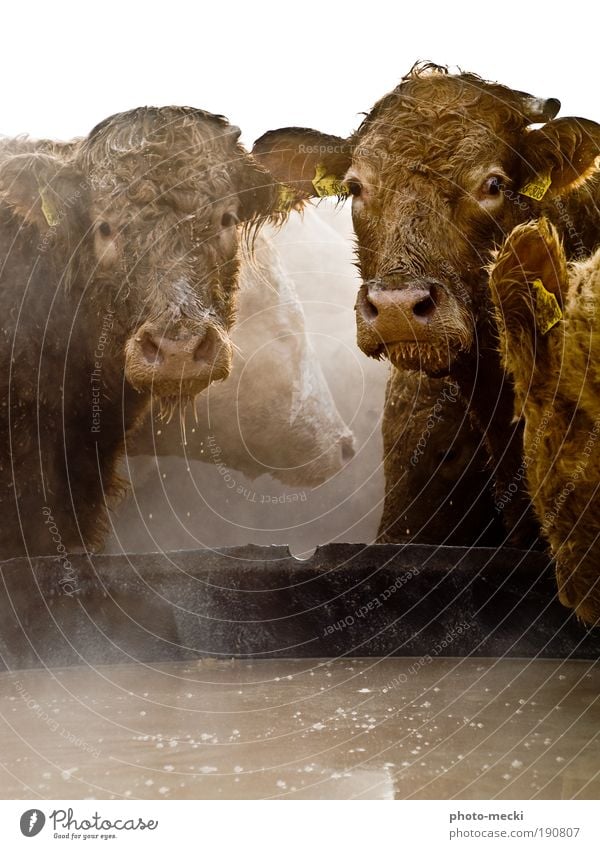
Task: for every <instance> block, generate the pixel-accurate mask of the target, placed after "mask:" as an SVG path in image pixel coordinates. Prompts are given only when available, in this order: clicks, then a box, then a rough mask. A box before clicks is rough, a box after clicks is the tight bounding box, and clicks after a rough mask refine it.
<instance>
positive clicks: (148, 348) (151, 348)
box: [137, 333, 164, 365]
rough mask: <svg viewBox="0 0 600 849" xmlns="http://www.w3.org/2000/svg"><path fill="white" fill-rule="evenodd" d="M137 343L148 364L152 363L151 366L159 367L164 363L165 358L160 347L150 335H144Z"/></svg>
mask: <svg viewBox="0 0 600 849" xmlns="http://www.w3.org/2000/svg"><path fill="white" fill-rule="evenodd" d="M137 342H138V345H139V347H140V351H141V352H142V356H143V358H144V359H145V360H146V362H147V363H150V364H151V365H158V364H160V363H162V361H163V359H164V357H163V355H162V352H161V350H160V346H159V345H157V343H156V342H155V341H154V339H153V338H152V336H151V335H150V334H149V333H144V335H143V336H142V337H141V338H138V340H137Z"/></svg>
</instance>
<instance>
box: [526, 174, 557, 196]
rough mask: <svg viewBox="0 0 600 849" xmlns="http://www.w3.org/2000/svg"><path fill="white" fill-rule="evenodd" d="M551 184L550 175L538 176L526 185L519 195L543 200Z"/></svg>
mask: <svg viewBox="0 0 600 849" xmlns="http://www.w3.org/2000/svg"><path fill="white" fill-rule="evenodd" d="M551 182H552V178H551V177H550V174H538V175H537V176H535V177H534V178H533V180H530V181H529V182H528V183H525V185H524V186H523V188H522V189H519V194H520V195H526V196H527V197H528V198H533V199H534V200H541V199H542V198H543V197H544V195H545V194H546V192H547V191H548V189H549V188H550V183H551Z"/></svg>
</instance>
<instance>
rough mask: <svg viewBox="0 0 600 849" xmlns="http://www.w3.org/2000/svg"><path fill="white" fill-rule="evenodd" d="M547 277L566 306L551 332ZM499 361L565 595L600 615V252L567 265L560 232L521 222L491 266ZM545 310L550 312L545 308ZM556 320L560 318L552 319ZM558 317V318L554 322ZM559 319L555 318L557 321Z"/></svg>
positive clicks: (588, 615) (593, 619)
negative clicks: (510, 383)
mask: <svg viewBox="0 0 600 849" xmlns="http://www.w3.org/2000/svg"><path fill="white" fill-rule="evenodd" d="M535 281H541V282H542V284H543V286H544V288H545V289H546V290H547V291H548V292H550V293H552V294H553V295H554V296H555V297H556V299H557V301H558V302H559V304H560V305H561V306H562V312H563V319H562V320H560V321H558V323H557V324H556V325H555V326H553V327H551V328H550V329H548V325H549V324H550V321H548V320H547V319H546V318H544V312H543V309H544V307H543V304H544V301H545V300H547V296H544V293H543V291H542V296H541V297H542V302H541V303H540V287H539V284H538V283H536V282H535ZM491 291H492V298H493V301H494V305H495V308H496V319H497V321H498V327H499V330H500V341H501V350H502V360H503V363H504V365H505V367H506V369H507V371H508V372H509V373H510V374H511V376H512V378H513V380H514V385H515V397H516V401H515V412H516V414H517V415H518V416H519V417H521V418H522V419H523V420H524V422H525V429H524V438H523V455H524V466H525V469H526V475H527V484H528V488H529V493H530V495H531V498H532V500H533V504H534V507H535V510H536V513H537V515H538V518H539V520H540V523H541V526H542V531H543V533H544V536H545V537H546V539H547V540H548V542H549V543H550V547H551V549H552V554H553V555H554V557H555V559H556V577H557V582H558V592H559V597H560V600H561V601H562V602H563V604H565V605H567V607H574V608H575V610H576V612H577V615H578V616H579V617H580V618H581V619H583V620H584V621H585V622H588V623H589V624H595V623H597V622H598V621H599V620H600V564H599V561H598V557H599V554H600V547H599V545H598V536H599V534H600V524H599V519H600V443H599V440H600V318H599V316H598V304H599V303H600V250H599V251H597V252H596V253H595V254H594V255H593V256H592V257H590V258H589V259H587V260H585V261H583V262H575V263H572V264H570V265H569V266H567V263H566V257H565V252H564V249H563V247H562V245H561V243H560V239H559V237H558V234H557V231H556V229H555V228H554V227H553V226H552V225H550V224H548V223H547V222H545V221H544V220H541V221H539V222H536V223H530V224H525V225H521V226H519V227H517V228H516V229H515V230H514V231H513V232H512V233H511V234H510V236H509V238H508V239H507V241H506V243H505V245H504V246H503V248H502V250H501V251H500V253H499V255H498V258H497V260H496V262H495V264H494V266H493V268H492V274H491ZM546 311H547V310H546ZM555 317H556V316H555ZM555 317H554V318H555ZM553 320H554V319H553Z"/></svg>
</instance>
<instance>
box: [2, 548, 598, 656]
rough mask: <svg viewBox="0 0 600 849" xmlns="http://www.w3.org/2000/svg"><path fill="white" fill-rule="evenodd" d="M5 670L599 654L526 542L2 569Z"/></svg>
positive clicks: (231, 551)
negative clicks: (522, 546) (519, 545)
mask: <svg viewBox="0 0 600 849" xmlns="http://www.w3.org/2000/svg"><path fill="white" fill-rule="evenodd" d="M0 575H1V579H2V580H1V582H0V668H3V669H16V668H25V667H36V666H54V667H56V666H67V665H72V664H87V663H89V664H103V663H124V662H138V663H157V662H160V661H172V660H190V659H197V658H200V657H207V656H212V657H220V658H223V657H226V658H231V657H234V658H246V659H247V658H282V657H340V656H350V655H354V656H387V655H404V656H416V657H419V658H422V659H423V658H424V659H427V658H429V657H436V656H455V657H456V656H467V655H472V656H488V657H489V656H493V657H500V656H510V657H550V658H567V657H569V658H585V659H593V658H597V657H598V656H600V628H597V629H592V630H589V629H586V628H585V627H584V626H583V625H582V624H581V623H579V622H578V621H577V620H576V618H575V616H574V615H573V614H572V612H571V611H569V610H567V609H566V608H564V607H563V606H562V605H561V604H560V603H559V602H558V601H557V600H556V586H555V581H554V571H553V566H552V564H551V563H550V562H549V561H548V560H547V559H546V558H545V557H544V556H543V555H542V554H540V553H537V552H524V551H517V550H515V549H510V548H503V549H486V548H470V549H467V548H454V547H441V546H424V545H404V546H396V545H371V546H366V545H354V544H352V545H350V544H334V545H326V546H323V547H322V548H319V549H317V551H316V552H315V554H314V555H313V556H312V557H311V558H310V559H309V560H306V561H299V560H297V559H295V558H294V557H292V556H291V555H290V554H289V552H288V550H287V549H286V548H283V547H277V546H273V547H270V548H266V547H265V548H263V547H258V546H245V547H243V548H228V549H219V550H216V551H209V550H205V551H177V552H167V553H160V554H158V553H157V554H131V555H119V556H102V555H98V556H94V557H88V556H85V555H77V556H72V557H71V558H70V561H69V564H67V565H66V567H65V564H64V563H62V562H61V561H59V560H57V559H56V558H53V557H40V558H35V559H32V560H27V559H24V558H17V559H14V560H8V561H5V562H3V563H2V564H0Z"/></svg>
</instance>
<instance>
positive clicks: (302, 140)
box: [254, 64, 600, 544]
mask: <svg viewBox="0 0 600 849" xmlns="http://www.w3.org/2000/svg"><path fill="white" fill-rule="evenodd" d="M559 107H560V104H559V102H558V101H557V100H553V99H551V100H540V99H538V98H535V97H532V96H530V95H528V94H524V93H523V92H519V91H513V90H512V89H509V88H507V87H505V86H502V85H498V84H496V83H489V82H486V81H484V80H482V79H481V78H480V77H478V76H476V75H474V74H467V73H465V74H463V73H461V74H458V75H451V74H448V72H447V70H446V69H445V68H441V67H439V66H434V65H431V64H425V65H417V66H415V67H414V68H413V69H412V70H411V71H410V73H409V74H408V75H407V76H406V77H404V79H403V80H402V82H401V83H400V85H399V86H398V87H397V88H396V89H394V91H392V92H391V93H390V94H388V95H386V96H385V97H384V98H382V99H381V100H380V101H379V102H378V103H377V104H376V105H375V107H374V108H373V109H372V110H371V112H370V113H369V114H368V115H367V117H366V118H365V120H364V121H363V123H362V124H361V126H360V127H359V128H358V130H357V131H356V132H355V133H354V134H353V135H352V136H351V137H350V138H349V139H342V138H338V137H336V136H328V135H324V134H323V133H319V132H317V131H314V130H306V129H298V128H288V129H282V130H276V131H273V132H270V133H267V134H266V135H265V136H263V137H262V138H261V139H259V140H258V141H257V142H256V144H255V147H254V152H255V154H256V155H257V156H258V157H259V159H260V161H261V162H262V163H263V164H265V165H266V166H268V167H269V168H270V169H271V170H272V171H273V173H274V174H276V176H277V177H278V178H279V179H281V180H282V181H283V182H286V183H288V184H289V185H290V186H293V187H294V188H295V190H296V194H297V196H298V197H299V198H302V197H310V196H316V195H319V194H327V193H338V194H339V195H341V196H343V195H344V193H345V192H349V193H350V194H351V195H352V213H353V220H354V227H355V231H356V235H357V237H358V261H359V266H360V270H361V275H362V278H363V280H364V283H363V285H362V287H361V289H360V292H359V295H358V299H357V304H356V314H357V328H358V343H359V345H360V347H361V348H362V350H363V351H364V352H365V353H366V354H368V355H369V356H372V357H388V358H389V359H390V360H391V362H392V363H393V364H394V365H395V366H396V367H397V368H399V369H409V370H422V371H425V372H426V373H427V374H429V375H430V376H443V375H449V376H450V377H451V378H452V379H453V380H455V381H456V382H457V384H458V385H459V387H460V390H461V394H462V396H463V398H464V399H465V402H466V403H467V404H468V407H469V410H470V413H471V415H472V417H473V420H474V422H475V424H476V426H477V428H478V429H479V431H480V432H481V433H482V434H484V435H485V438H486V441H487V448H488V451H489V452H490V455H491V458H492V463H493V467H494V470H495V475H496V497H497V499H498V500H500V499H501V498H502V496H503V495H504V493H505V492H506V491H507V490H508V489H509V488H510V487H511V486H512V484H513V483H514V481H515V476H516V475H517V473H518V469H519V465H520V460H521V446H522V427H521V425H520V424H519V423H513V421H512V415H513V390H512V386H511V385H510V382H509V381H508V380H507V379H506V378H505V377H504V372H503V370H502V367H501V364H500V360H499V355H498V351H497V345H496V340H495V334H496V330H495V327H494V323H493V319H492V310H491V303H490V297H489V292H488V286H487V271H486V265H487V263H488V261H489V258H490V255H491V251H492V249H493V248H494V247H497V246H498V245H499V244H500V243H501V242H502V240H503V238H504V236H505V234H506V233H508V232H510V230H511V229H512V228H513V227H514V226H515V225H516V224H518V223H520V222H523V221H527V220H530V219H531V218H535V217H537V216H538V215H540V214H541V213H545V214H547V215H548V216H549V217H550V218H551V219H552V220H554V221H555V222H556V223H557V226H559V228H560V231H561V233H562V234H563V236H564V238H565V243H566V248H567V252H568V254H569V256H582V255H585V254H586V253H589V251H591V250H593V249H594V248H595V247H596V245H597V244H598V242H599V237H600V226H599V225H600V215H599V212H598V195H600V182H599V181H598V180H597V179H596V180H595V181H592V182H591V183H590V185H589V186H582V183H583V181H584V180H585V178H586V177H588V176H589V175H590V174H591V173H592V172H593V171H594V168H595V162H596V158H597V156H598V153H599V145H600V126H599V125H598V124H596V123H594V122H593V121H589V120H585V119H581V118H560V119H557V120H551V119H553V118H554V116H555V115H556V113H557V112H558V109H559ZM540 122H547V123H545V125H544V126H543V127H541V128H538V129H532V125H533V124H536V123H540ZM341 181H345V182H344V183H342V182H341ZM503 503H504V502H503ZM503 513H504V516H505V517H506V519H507V526H508V528H509V529H510V531H511V540H512V541H513V542H519V543H521V544H523V543H526V544H530V543H531V542H532V541H533V540H535V539H537V536H538V533H539V526H538V525H537V522H536V521H535V520H534V517H533V515H532V514H531V510H530V502H529V498H528V496H527V493H526V491H525V487H524V486H522V485H520V484H519V486H518V487H517V492H516V493H514V495H512V497H511V499H510V502H508V503H504V510H503Z"/></svg>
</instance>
